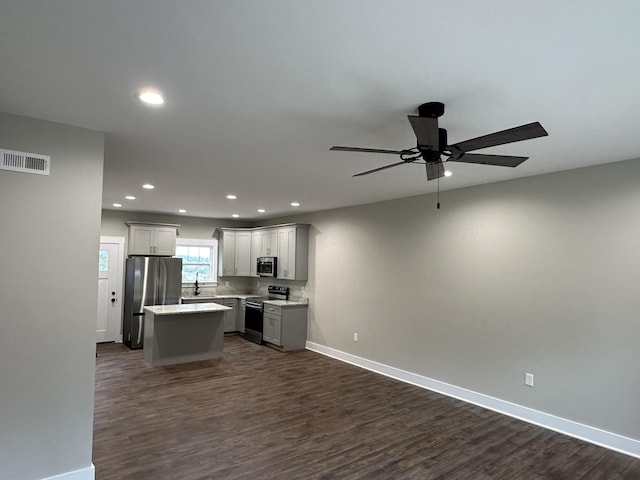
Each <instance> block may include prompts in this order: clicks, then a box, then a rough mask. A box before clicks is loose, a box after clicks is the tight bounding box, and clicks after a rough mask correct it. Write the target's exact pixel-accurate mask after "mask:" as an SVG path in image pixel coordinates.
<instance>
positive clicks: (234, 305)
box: [214, 298, 238, 333]
mask: <svg viewBox="0 0 640 480" xmlns="http://www.w3.org/2000/svg"><path fill="white" fill-rule="evenodd" d="M214 302H215V303H219V304H220V305H224V306H225V307H230V308H231V310H227V311H226V312H224V333H227V332H235V331H236V323H237V320H236V318H237V316H238V299H237V298H221V299H220V300H214Z"/></svg>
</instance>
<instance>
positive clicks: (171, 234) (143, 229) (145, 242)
mask: <svg viewBox="0 0 640 480" xmlns="http://www.w3.org/2000/svg"><path fill="white" fill-rule="evenodd" d="M127 225H128V226H129V242H128V247H129V248H128V253H129V255H159V256H169V257H172V256H174V255H175V254H176V235H177V225H157V224H145V223H133V222H128V223H127Z"/></svg>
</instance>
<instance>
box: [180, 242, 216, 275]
mask: <svg viewBox="0 0 640 480" xmlns="http://www.w3.org/2000/svg"><path fill="white" fill-rule="evenodd" d="M177 247H211V276H212V277H213V279H212V280H204V281H200V280H198V285H199V286H201V287H204V286H216V285H218V240H217V239H215V238H211V239H202V238H182V237H177V238H176V253H177ZM176 258H180V257H178V256H177V255H176ZM180 273H181V275H182V272H180ZM180 280H182V278H181V279H180ZM193 283H194V282H182V285H193Z"/></svg>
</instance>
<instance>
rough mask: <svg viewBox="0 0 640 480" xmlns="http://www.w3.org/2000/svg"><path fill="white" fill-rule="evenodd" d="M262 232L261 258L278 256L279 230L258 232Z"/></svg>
mask: <svg viewBox="0 0 640 480" xmlns="http://www.w3.org/2000/svg"><path fill="white" fill-rule="evenodd" d="M258 231H259V232H260V239H261V240H260V255H258V256H259V257H277V256H278V230H277V229H275V228H269V229H266V230H258Z"/></svg>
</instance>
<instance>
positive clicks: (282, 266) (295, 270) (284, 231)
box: [277, 225, 309, 280]
mask: <svg viewBox="0 0 640 480" xmlns="http://www.w3.org/2000/svg"><path fill="white" fill-rule="evenodd" d="M308 257H309V225H291V226H284V227H280V228H278V271H277V273H278V278H281V279H283V280H306V279H307V273H308V264H309V260H308Z"/></svg>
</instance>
